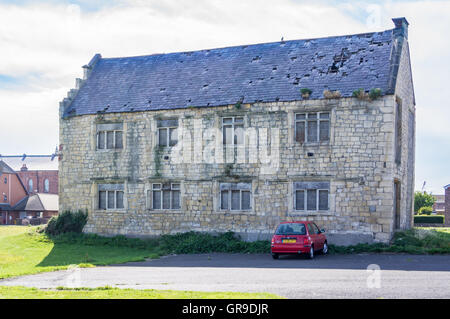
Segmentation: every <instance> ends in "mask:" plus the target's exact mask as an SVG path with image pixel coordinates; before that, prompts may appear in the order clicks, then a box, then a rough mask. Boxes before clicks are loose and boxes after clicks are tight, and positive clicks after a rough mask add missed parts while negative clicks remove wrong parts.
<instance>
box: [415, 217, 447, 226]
mask: <svg viewBox="0 0 450 319" xmlns="http://www.w3.org/2000/svg"><path fill="white" fill-rule="evenodd" d="M444 222H445V217H444V215H431V216H428V215H415V216H414V223H415V224H443V223H444Z"/></svg>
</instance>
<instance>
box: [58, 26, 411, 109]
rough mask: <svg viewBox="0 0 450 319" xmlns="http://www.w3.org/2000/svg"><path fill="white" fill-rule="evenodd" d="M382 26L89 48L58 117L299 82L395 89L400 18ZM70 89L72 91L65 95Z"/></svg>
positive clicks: (273, 89)
mask: <svg viewBox="0 0 450 319" xmlns="http://www.w3.org/2000/svg"><path fill="white" fill-rule="evenodd" d="M393 21H394V23H395V25H396V28H395V29H391V30H386V31H382V32H372V33H364V34H355V35H346V36H334V37H326V38H318V39H307V40H293V41H281V42H273V43H263V44H255V45H242V46H234V47H227V48H220V49H211V50H200V51H193V52H180V53H169V54H154V55H147V56H137V57H123V58H102V57H101V55H100V54H97V55H95V56H94V58H93V59H92V60H91V61H90V63H89V64H88V65H86V66H84V68H85V74H86V76H85V80H84V81H80V82H79V83H78V84H79V86H80V88H79V90H78V91H76V90H74V91H73V92H72V96H71V98H69V99H66V100H65V101H64V102H63V103H64V106H65V107H64V109H63V110H64V112H63V114H62V115H63V117H66V116H76V115H84V114H96V113H113V112H135V111H151V110H164V109H177V108H188V107H190V106H193V107H211V106H222V105H230V104H235V103H237V102H240V103H255V102H275V101H295V100H301V94H300V89H301V88H309V89H311V90H312V94H311V99H321V98H323V95H322V94H323V91H324V90H331V91H334V90H338V91H340V93H341V96H343V97H350V96H352V93H353V91H354V90H356V89H358V88H363V89H364V90H366V91H369V90H370V89H373V88H380V89H381V90H382V93H383V94H393V92H394V90H395V82H396V72H398V60H396V58H395V56H396V48H397V45H396V41H395V39H396V36H398V35H399V34H401V35H402V36H404V37H407V26H408V22H407V21H406V19H405V18H397V19H393ZM69 96H70V95H69Z"/></svg>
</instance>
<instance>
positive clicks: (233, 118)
mask: <svg viewBox="0 0 450 319" xmlns="http://www.w3.org/2000/svg"><path fill="white" fill-rule="evenodd" d="M226 119H231V122H229V123H225V120H226ZM236 119H242V120H241V121H239V122H238V121H236ZM236 126H238V127H242V143H236V142H235V140H236V134H235V132H236V129H235V127H236ZM225 127H231V129H232V134H231V135H232V143H225V140H226V134H225V133H224V129H225ZM245 127H246V125H245V116H244V115H229V116H226V115H223V116H222V117H221V133H222V145H223V146H224V147H236V146H240V145H244V144H245Z"/></svg>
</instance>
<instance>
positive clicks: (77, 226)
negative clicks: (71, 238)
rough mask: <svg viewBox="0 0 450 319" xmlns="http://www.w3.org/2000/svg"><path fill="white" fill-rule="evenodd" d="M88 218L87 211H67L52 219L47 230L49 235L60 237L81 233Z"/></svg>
mask: <svg viewBox="0 0 450 319" xmlns="http://www.w3.org/2000/svg"><path fill="white" fill-rule="evenodd" d="M87 218H88V213H87V211H82V210H78V211H76V212H72V211H70V210H66V211H64V212H62V213H61V214H59V215H58V216H54V217H52V218H51V219H50V220H49V221H48V224H47V226H46V228H45V233H47V234H48V235H59V234H63V233H81V232H82V231H83V227H84V225H86V222H87Z"/></svg>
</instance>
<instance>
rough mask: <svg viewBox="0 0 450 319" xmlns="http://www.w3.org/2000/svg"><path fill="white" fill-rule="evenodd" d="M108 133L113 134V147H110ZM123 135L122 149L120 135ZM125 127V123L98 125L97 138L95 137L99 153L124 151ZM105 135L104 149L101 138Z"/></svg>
mask: <svg viewBox="0 0 450 319" xmlns="http://www.w3.org/2000/svg"><path fill="white" fill-rule="evenodd" d="M108 133H112V134H113V147H108ZM119 133H120V134H121V135H122V138H121V143H120V147H118V143H117V141H118V139H117V135H118V134H119ZM124 133H125V130H124V125H123V123H99V124H97V125H96V136H95V149H96V150H97V151H103V152H104V151H111V150H117V151H120V150H123V149H124V146H125V143H124ZM102 134H103V136H104V144H103V147H102V148H101V147H100V138H101V137H100V136H101V135H102Z"/></svg>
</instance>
